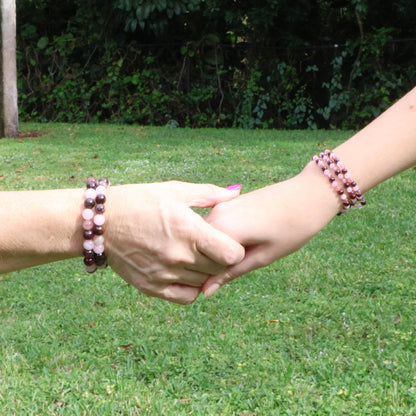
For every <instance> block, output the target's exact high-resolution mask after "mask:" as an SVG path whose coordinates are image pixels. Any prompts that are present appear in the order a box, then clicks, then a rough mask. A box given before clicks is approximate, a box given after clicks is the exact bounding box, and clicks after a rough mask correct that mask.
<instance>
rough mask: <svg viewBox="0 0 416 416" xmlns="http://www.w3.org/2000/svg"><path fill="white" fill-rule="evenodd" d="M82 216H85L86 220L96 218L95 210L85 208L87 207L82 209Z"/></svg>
mask: <svg viewBox="0 0 416 416" xmlns="http://www.w3.org/2000/svg"><path fill="white" fill-rule="evenodd" d="M82 218H83V219H84V220H85V221H90V220H92V219H93V218H94V211H93V210H92V209H91V208H85V209H84V210H83V211H82Z"/></svg>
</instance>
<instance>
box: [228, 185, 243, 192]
mask: <svg viewBox="0 0 416 416" xmlns="http://www.w3.org/2000/svg"><path fill="white" fill-rule="evenodd" d="M225 189H227V190H229V191H239V190H240V189H241V185H240V184H239V183H236V184H235V185H230V186H227V187H226V188H225Z"/></svg>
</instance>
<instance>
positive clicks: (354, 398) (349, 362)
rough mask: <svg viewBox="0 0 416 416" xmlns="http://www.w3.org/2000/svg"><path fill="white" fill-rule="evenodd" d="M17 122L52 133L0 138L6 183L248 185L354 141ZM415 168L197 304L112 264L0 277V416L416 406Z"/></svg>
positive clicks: (328, 135) (401, 410) (73, 264)
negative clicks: (126, 275) (90, 270)
mask: <svg viewBox="0 0 416 416" xmlns="http://www.w3.org/2000/svg"><path fill="white" fill-rule="evenodd" d="M22 127H23V129H24V130H28V131H29V130H36V131H40V130H41V131H44V132H45V133H47V134H45V135H44V136H41V137H36V138H24V139H18V140H10V139H5V140H1V141H0V158H1V159H0V160H1V164H0V168H1V171H0V176H1V179H0V189H2V190H9V189H45V188H54V187H82V186H83V183H84V179H85V178H86V177H87V176H88V175H90V174H94V175H97V176H101V175H105V176H108V177H109V178H110V179H111V180H112V183H129V182H154V181H162V180H169V179H181V180H186V181H193V182H213V183H217V184H219V185H223V186H225V185H228V184H233V183H241V184H242V185H243V191H244V192H247V191H249V190H251V189H254V188H256V187H260V186H264V185H266V184H270V183H272V182H274V181H281V180H284V179H286V178H287V177H290V176H292V175H294V174H295V173H297V172H298V171H299V170H300V169H301V168H302V167H303V166H304V165H305V164H306V163H307V161H308V160H309V159H310V157H311V156H312V155H313V154H315V153H317V152H318V151H319V150H320V149H323V148H325V147H329V148H330V147H334V146H335V145H336V144H337V143H340V142H341V141H343V140H345V139H346V138H347V137H349V136H350V135H351V132H341V131H331V132H324V131H315V132H308V131H301V132H300V131H260V130H258V131H242V130H180V129H166V128H147V127H146V128H144V127H137V126H104V125H87V126H83V125H60V124H45V125H32V124H25V125H23V126H22ZM415 175H416V171H415V170H413V169H411V170H408V171H407V172H404V173H402V174H401V175H399V176H397V177H396V178H393V179H391V180H389V181H387V182H385V183H384V184H382V185H380V186H379V187H377V188H376V189H374V190H372V191H370V192H368V194H367V200H368V205H367V207H366V208H365V209H363V210H361V211H352V212H350V213H348V215H345V216H342V217H337V218H335V219H334V221H332V222H331V224H330V225H329V226H328V227H327V228H326V229H325V230H324V231H322V232H321V233H320V234H319V235H318V236H317V237H315V238H314V239H313V240H312V241H311V242H310V243H309V244H308V245H307V246H306V247H304V248H303V249H301V250H300V251H299V252H297V253H295V254H293V255H291V256H289V257H287V258H285V259H282V260H281V261H279V262H277V263H275V264H273V265H271V266H269V267H267V268H264V269H262V270H257V271H255V272H252V273H250V274H249V275H247V276H245V277H242V278H240V279H238V280H236V281H234V282H232V283H231V284H230V285H228V286H227V287H224V288H222V290H220V291H219V292H218V293H217V294H216V295H215V296H213V297H212V298H210V299H207V300H204V299H202V298H200V299H198V300H197V301H196V302H195V303H194V304H193V305H190V306H179V305H174V304H170V303H167V302H164V301H162V300H160V299H154V298H149V297H146V296H145V295H143V294H141V293H140V292H138V291H137V290H136V289H134V288H132V287H130V286H128V285H126V284H125V283H124V281H123V280H121V279H120V278H119V277H117V276H116V275H115V274H114V273H113V272H112V271H111V270H108V269H107V270H106V271H104V272H102V273H101V272H100V273H95V274H94V275H92V276H90V275H87V274H86V273H84V271H83V267H82V264H81V263H82V262H80V261H67V262H62V263H57V264H50V265H45V266H42V267H37V268H33V269H29V270H25V271H21V272H16V273H10V274H9V275H3V276H1V277H0V279H1V281H0V348H1V352H0V415H2V416H3V415H4V416H5V415H71V416H73V415H97V416H98V415H120V416H127V415H128V416H133V415H155V416H156V415H157V416H159V415H175V416H176V415H207V416H211V415H221V416H222V415H236V416H249V415H251V416H253V415H255V416H269V415H273V416H274V415H308V416H309V415H319V416H321V415H337V416H338V415H354V416H355V415H374V416H375V415H383V416H384V415H410V414H414V413H415V410H416V367H415V354H416V336H415V334H416V273H415V271H416V270H415V268H416V250H415V234H416V223H415V217H414V214H415V209H414V203H415V201H416V186H415ZM311 220H312V219H311ZM0 221H1V220H0ZM277 320H278V321H277Z"/></svg>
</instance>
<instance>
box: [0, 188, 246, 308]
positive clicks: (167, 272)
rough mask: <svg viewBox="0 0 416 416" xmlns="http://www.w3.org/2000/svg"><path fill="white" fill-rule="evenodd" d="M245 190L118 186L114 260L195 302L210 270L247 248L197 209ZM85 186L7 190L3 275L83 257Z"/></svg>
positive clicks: (154, 286) (109, 239)
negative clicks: (79, 187) (83, 187)
mask: <svg viewBox="0 0 416 416" xmlns="http://www.w3.org/2000/svg"><path fill="white" fill-rule="evenodd" d="M238 194H239V190H238V189H237V190H227V189H223V188H219V187H217V186H214V185H205V184H190V183H183V182H176V181H172V182H165V183H154V184H137V185H123V186H114V187H110V188H109V189H108V192H107V202H106V204H105V206H106V212H105V218H106V224H105V233H104V237H105V247H106V253H107V256H108V261H109V265H110V266H111V267H112V268H113V269H114V270H115V271H116V272H117V273H118V274H119V275H120V276H121V277H122V278H123V279H125V280H126V281H127V282H128V283H130V284H132V285H133V286H135V287H136V288H138V289H139V290H141V291H142V292H144V293H146V294H148V295H151V296H156V297H160V298H164V299H167V300H170V301H172V302H176V303H181V304H187V303H191V302H193V301H194V300H195V299H196V297H197V296H198V295H199V293H200V292H201V287H202V284H203V282H204V281H206V280H207V278H208V277H209V275H211V274H218V273H220V272H221V271H223V270H225V269H226V267H227V266H230V265H232V264H236V263H238V262H239V261H241V260H242V258H243V257H244V248H243V247H242V246H241V245H240V244H238V243H236V242H235V241H233V240H232V239H231V238H230V237H229V236H227V235H226V234H224V233H222V232H221V231H219V230H216V229H215V228H213V227H212V226H210V225H209V224H208V223H206V222H205V221H204V220H203V219H202V218H201V217H200V216H199V215H198V214H196V213H195V212H194V211H193V210H192V207H204V208H207V207H213V206H215V205H216V204H218V203H221V202H225V201H228V200H230V199H232V198H235V197H236V196H238ZM83 200H84V190H83V189H59V190H47V191H16V192H14V191H13V192H0V201H1V203H0V218H1V219H2V221H1V222H2V226H1V227H0V273H6V272H10V271H13V270H20V269H24V268H27V267H32V266H37V265H40V264H44V263H50V262H55V261H59V260H65V259H69V258H74V257H80V267H82V260H81V256H82V244H83V236H82V219H81V209H82V204H83Z"/></svg>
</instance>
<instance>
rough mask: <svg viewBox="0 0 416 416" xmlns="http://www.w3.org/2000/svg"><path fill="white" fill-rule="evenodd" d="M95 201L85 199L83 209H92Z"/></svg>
mask: <svg viewBox="0 0 416 416" xmlns="http://www.w3.org/2000/svg"><path fill="white" fill-rule="evenodd" d="M94 205H95V201H94V200H93V199H92V198H86V200H85V201H84V207H85V208H94Z"/></svg>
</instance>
